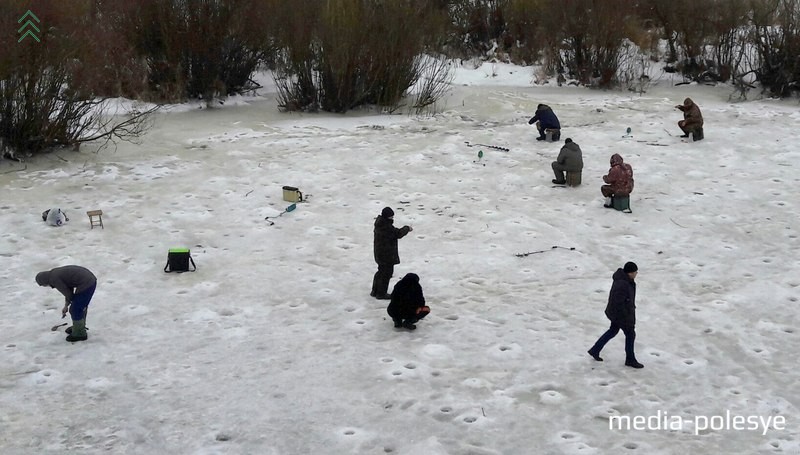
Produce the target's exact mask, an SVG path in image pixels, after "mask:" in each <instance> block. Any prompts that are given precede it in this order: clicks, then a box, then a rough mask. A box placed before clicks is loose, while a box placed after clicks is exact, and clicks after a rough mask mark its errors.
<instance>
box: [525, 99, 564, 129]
mask: <svg viewBox="0 0 800 455" xmlns="http://www.w3.org/2000/svg"><path fill="white" fill-rule="evenodd" d="M537 121H538V122H539V128H541V129H547V128H553V129H557V130H560V129H561V123H559V122H558V117H556V114H555V112H553V109H551V108H550V106H548V105H546V104H540V105H539V107H538V108H536V113H535V114H534V115H533V117H532V118H531V119H530V120H528V125H533V124H534V123H536V122H537Z"/></svg>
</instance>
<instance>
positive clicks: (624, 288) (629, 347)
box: [588, 262, 644, 368]
mask: <svg viewBox="0 0 800 455" xmlns="http://www.w3.org/2000/svg"><path fill="white" fill-rule="evenodd" d="M638 273H639V267H637V266H636V264H634V263H633V262H627V263H625V266H624V267H623V268H621V269H617V271H616V272H614V275H613V276H612V279H613V280H614V283H613V284H612V285H611V291H610V292H609V294H608V305H607V306H606V317H608V319H609V320H610V321H611V327H609V328H608V330H607V331H606V333H604V334H603V335H601V336H600V338H598V340H597V342H596V343H595V344H594V346H592V348H591V349H589V351H588V352H589V355H590V356H592V357H593V358H594V359H595V360H597V361H598V362H602V361H603V358H602V357H600V351H602V350H603V347H604V346H605V345H606V343H608V342H609V340H611V339H612V338H614V337H615V336H617V333H619V331H620V329H622V333H624V334H625V366H629V367H633V368H644V365H642V364H641V363H639V362H638V361H637V360H636V354H635V353H634V349H633V343H634V341H635V340H636V331H635V330H634V327H635V326H636V282H635V281H634V279H635V278H636V275H637V274H638Z"/></svg>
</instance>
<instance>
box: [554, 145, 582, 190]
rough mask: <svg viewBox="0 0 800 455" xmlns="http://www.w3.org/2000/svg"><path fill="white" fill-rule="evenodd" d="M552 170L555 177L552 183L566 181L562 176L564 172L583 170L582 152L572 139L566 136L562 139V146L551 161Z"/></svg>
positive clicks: (561, 183) (560, 183) (559, 183)
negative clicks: (556, 156)
mask: <svg viewBox="0 0 800 455" xmlns="http://www.w3.org/2000/svg"><path fill="white" fill-rule="evenodd" d="M552 166H553V172H554V173H555V174H556V178H555V179H554V180H553V183H555V184H556V185H563V184H565V183H567V180H566V178H564V172H581V171H583V152H581V148H580V146H579V145H578V144H576V143H574V142H572V139H570V138H567V139H566V140H564V146H563V147H561V151H560V152H559V153H558V158H556V160H555V161H553V165H552Z"/></svg>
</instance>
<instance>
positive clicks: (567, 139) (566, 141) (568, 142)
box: [564, 137, 572, 144]
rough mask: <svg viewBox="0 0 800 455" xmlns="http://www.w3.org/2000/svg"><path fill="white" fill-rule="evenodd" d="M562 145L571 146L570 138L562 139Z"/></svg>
mask: <svg viewBox="0 0 800 455" xmlns="http://www.w3.org/2000/svg"><path fill="white" fill-rule="evenodd" d="M564 144H572V138H570V137H568V138H566V139H564Z"/></svg>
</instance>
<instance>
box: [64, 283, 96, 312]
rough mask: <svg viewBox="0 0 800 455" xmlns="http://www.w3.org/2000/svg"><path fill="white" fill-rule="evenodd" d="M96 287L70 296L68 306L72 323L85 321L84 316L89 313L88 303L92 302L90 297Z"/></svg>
mask: <svg viewBox="0 0 800 455" xmlns="http://www.w3.org/2000/svg"><path fill="white" fill-rule="evenodd" d="M96 287H97V283H95V284H93V285H92V287H90V288H89V289H86V290H85V291H82V292H81V293H80V294H75V295H73V296H72V303H71V304H70V306H69V315H70V317H72V320H73V321H80V320H81V319H86V314H87V313H88V311H89V302H91V301H92V296H93V295H94V290H95V288H96Z"/></svg>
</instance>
